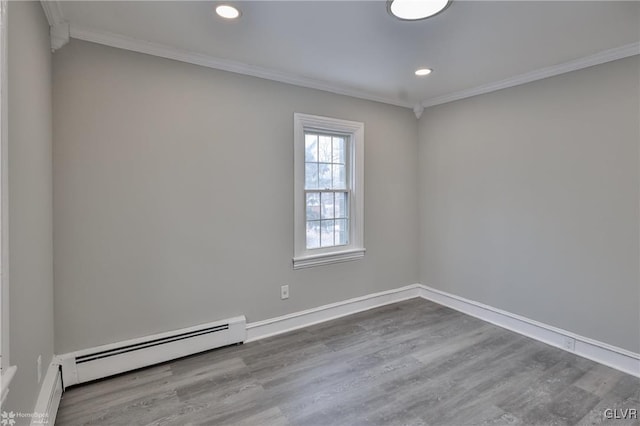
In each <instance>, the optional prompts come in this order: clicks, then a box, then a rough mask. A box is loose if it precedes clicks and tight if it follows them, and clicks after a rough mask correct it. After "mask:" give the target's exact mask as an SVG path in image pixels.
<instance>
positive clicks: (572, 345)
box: [563, 336, 576, 352]
mask: <svg viewBox="0 0 640 426" xmlns="http://www.w3.org/2000/svg"><path fill="white" fill-rule="evenodd" d="M563 347H564V348H565V349H566V350H568V351H571V352H573V351H575V350H576V339H574V338H573V337H569V336H565V337H564V342H563Z"/></svg>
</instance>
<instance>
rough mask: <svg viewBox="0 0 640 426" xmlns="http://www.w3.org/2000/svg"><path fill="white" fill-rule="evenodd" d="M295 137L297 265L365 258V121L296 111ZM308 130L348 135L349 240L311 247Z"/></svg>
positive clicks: (309, 265) (294, 121)
mask: <svg viewBox="0 0 640 426" xmlns="http://www.w3.org/2000/svg"><path fill="white" fill-rule="evenodd" d="M293 127H294V129H293V132H294V134H293V140H294V149H293V153H294V197H293V199H294V257H293V269H302V268H309V267H312V266H319V265H327V264H331V263H338V262H347V261H350V260H357V259H361V258H362V257H363V256H364V253H365V251H366V249H365V248H364V123H360V122H357V121H347V120H340V119H337V118H330V117H321V116H317V115H309V114H300V113H295V114H294V115H293ZM305 131H317V132H320V133H323V132H326V133H330V134H345V135H347V136H348V144H349V148H348V162H349V164H348V167H347V173H348V174H349V188H348V189H349V244H347V245H343V246H333V247H324V248H317V249H307V244H306V225H307V223H306V206H305V203H306V196H305V188H304V181H305V157H304V154H305V148H304V147H305V145H304V144H305V142H304V141H305V137H304V133H305Z"/></svg>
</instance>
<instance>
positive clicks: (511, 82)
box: [422, 42, 640, 108]
mask: <svg viewBox="0 0 640 426" xmlns="http://www.w3.org/2000/svg"><path fill="white" fill-rule="evenodd" d="M634 55H640V42H636V43H630V44H625V45H624V46H620V47H615V48H613V49H607V50H603V51H602V52H598V53H596V54H594V55H590V56H585V57H584V58H580V59H575V60H573V61H569V62H564V63H562V64H558V65H553V66H550V67H545V68H540V69H538V70H535V71H531V72H528V73H525V74H520V75H517V76H514V77H510V78H507V79H504V80H500V81H496V82H493V83H489V84H485V85H482V86H478V87H474V88H472V89H465V90H461V91H458V92H453V93H449V94H446V95H442V96H437V97H435V98H430V99H426V100H424V101H422V106H423V107H425V108H428V107H431V106H435V105H440V104H445V103H448V102H453V101H457V100H459V99H465V98H470V97H472V96H477V95H483V94H485V93H490V92H495V91H496V90H501V89H506V88H508V87H513V86H519V85H521V84H525V83H530V82H532V81H536V80H542V79H543V78H548V77H553V76H556V75H560V74H564V73H568V72H571V71H577V70H580V69H583V68H587V67H591V66H594V65H600V64H604V63H606V62H611V61H615V60H618V59H623V58H626V57H629V56H634Z"/></svg>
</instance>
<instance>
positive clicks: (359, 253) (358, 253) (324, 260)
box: [293, 248, 367, 269]
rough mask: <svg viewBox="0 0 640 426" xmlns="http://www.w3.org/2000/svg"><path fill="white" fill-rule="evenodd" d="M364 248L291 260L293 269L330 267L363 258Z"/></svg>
mask: <svg viewBox="0 0 640 426" xmlns="http://www.w3.org/2000/svg"><path fill="white" fill-rule="evenodd" d="M365 251H367V250H366V249H364V248H359V249H352V250H345V251H339V252H333V253H323V254H317V255H310V256H300V257H294V258H293V269H304V268H311V267H314V266H321V265H330V264H332V263H341V262H349V261H352V260H358V259H361V258H363V257H364V252H365Z"/></svg>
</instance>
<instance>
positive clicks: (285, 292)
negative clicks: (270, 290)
mask: <svg viewBox="0 0 640 426" xmlns="http://www.w3.org/2000/svg"><path fill="white" fill-rule="evenodd" d="M280 298H281V299H283V300H284V299H288V298H289V286H288V285H283V286H281V287H280Z"/></svg>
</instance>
